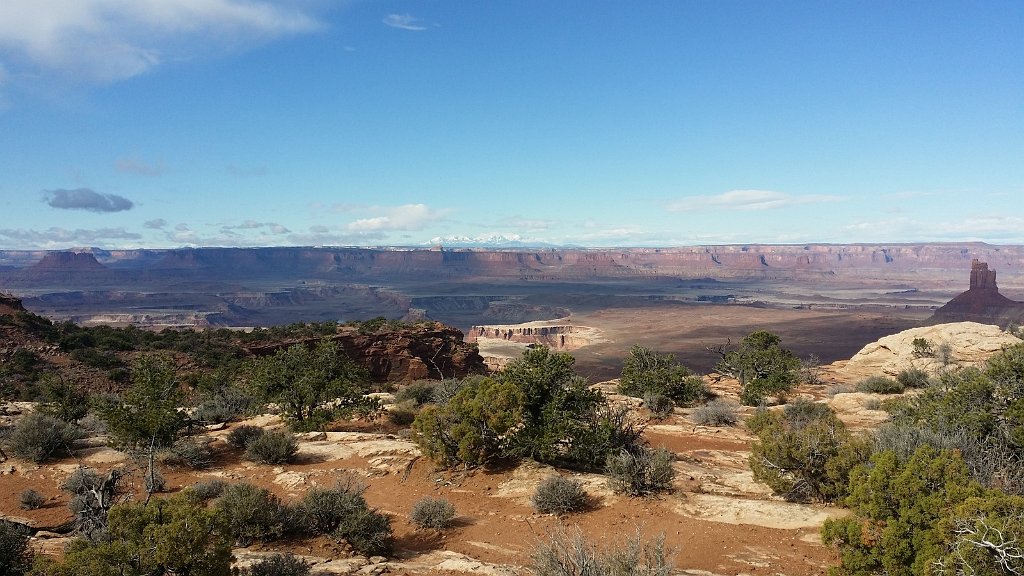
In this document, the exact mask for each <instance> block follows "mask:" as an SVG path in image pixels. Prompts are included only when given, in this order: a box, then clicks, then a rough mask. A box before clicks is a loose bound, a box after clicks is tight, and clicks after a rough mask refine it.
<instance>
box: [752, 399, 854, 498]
mask: <svg viewBox="0 0 1024 576" xmlns="http://www.w3.org/2000/svg"><path fill="white" fill-rule="evenodd" d="M786 408H787V409H786V410H784V411H782V412H779V411H772V410H763V411H760V412H759V413H757V414H755V415H754V416H753V417H751V418H750V420H748V421H747V427H748V428H750V430H751V431H752V432H754V434H756V435H757V438H758V440H757V442H755V443H754V445H753V446H752V447H751V454H750V469H751V471H752V472H753V473H754V479H755V480H757V481H759V482H764V483H765V484H767V485H768V487H770V488H771V489H772V490H773V491H774V492H775V493H776V494H780V495H782V496H784V497H785V498H786V499H788V500H797V501H803V500H817V501H823V502H831V501H834V500H837V499H839V498H842V497H843V496H845V495H846V490H847V484H848V477H849V474H850V470H851V469H852V468H853V467H854V466H856V465H857V464H860V463H861V462H864V461H865V460H866V459H867V457H868V455H869V454H870V444H869V443H868V442H867V441H865V440H860V439H855V438H853V437H851V436H850V434H849V432H847V431H846V427H845V426H844V425H843V423H842V422H841V421H840V420H839V418H837V417H836V415H835V413H834V412H833V411H832V409H831V408H829V407H828V406H827V405H825V404H818V403H815V402H810V401H806V400H804V401H800V402H796V403H794V404H790V405H789V406H786Z"/></svg>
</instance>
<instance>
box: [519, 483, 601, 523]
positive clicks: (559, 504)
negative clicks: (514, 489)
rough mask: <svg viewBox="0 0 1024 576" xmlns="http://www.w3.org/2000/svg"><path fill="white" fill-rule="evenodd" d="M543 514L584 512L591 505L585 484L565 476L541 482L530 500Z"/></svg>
mask: <svg viewBox="0 0 1024 576" xmlns="http://www.w3.org/2000/svg"><path fill="white" fill-rule="evenodd" d="M530 500H531V501H532V502H533V507H534V508H536V509H537V511H538V512H540V513H541V514H558V515H562V514H569V513H571V512H579V511H581V510H584V509H585V508H586V507H587V506H588V505H589V503H590V498H589V497H588V496H587V492H586V490H584V489H583V483H582V482H580V481H579V480H576V479H573V478H567V477H565V476H548V477H547V478H545V479H543V480H541V481H540V484H538V485H537V489H536V490H535V491H534V492H533V496H532V497H531V498H530Z"/></svg>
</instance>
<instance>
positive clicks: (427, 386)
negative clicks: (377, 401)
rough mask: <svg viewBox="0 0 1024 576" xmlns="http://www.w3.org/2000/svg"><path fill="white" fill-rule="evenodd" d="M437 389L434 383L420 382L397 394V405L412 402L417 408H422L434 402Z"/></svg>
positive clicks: (406, 387)
mask: <svg viewBox="0 0 1024 576" xmlns="http://www.w3.org/2000/svg"><path fill="white" fill-rule="evenodd" d="M436 387H437V384H436V383H434V382H429V381H425V380H418V381H416V382H413V383H412V384H409V385H408V386H405V387H404V388H402V389H401V390H399V391H398V392H396V393H395V403H398V404H401V403H403V402H412V403H413V404H414V405H415V406H422V405H424V404H427V403H428V402H432V401H433V400H434V389H435V388H436Z"/></svg>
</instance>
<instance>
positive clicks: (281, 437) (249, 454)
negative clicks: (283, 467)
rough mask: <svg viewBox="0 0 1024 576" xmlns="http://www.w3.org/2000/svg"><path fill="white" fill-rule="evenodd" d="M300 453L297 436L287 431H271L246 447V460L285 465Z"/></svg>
mask: <svg viewBox="0 0 1024 576" xmlns="http://www.w3.org/2000/svg"><path fill="white" fill-rule="evenodd" d="M298 451H299V443H298V442H296V441H295V435H294V434H292V433H291V432H289V431H286V430H271V431H269V432H264V433H263V434H260V435H259V436H257V437H256V438H253V439H252V440H250V441H249V443H248V444H246V446H245V459H246V460H252V461H253V462H257V463H259V464H284V463H286V462H289V461H290V460H291V459H292V458H293V457H294V456H295V454H296V453H297V452H298Z"/></svg>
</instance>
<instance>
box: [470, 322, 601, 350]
mask: <svg viewBox="0 0 1024 576" xmlns="http://www.w3.org/2000/svg"><path fill="white" fill-rule="evenodd" d="M481 339H488V340H503V341H505V342H517V343H520V344H536V345H539V346H547V347H548V348H551V349H552V350H575V349H577V348H581V347H583V346H586V345H588V344H592V343H594V342H597V341H601V332H600V330H598V329H596V328H591V327H589V326H577V325H573V324H552V323H549V322H527V323H525V324H510V325H491V326H473V328H472V329H471V330H470V331H469V333H468V334H467V335H466V340H467V341H468V342H477V341H479V340H481Z"/></svg>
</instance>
